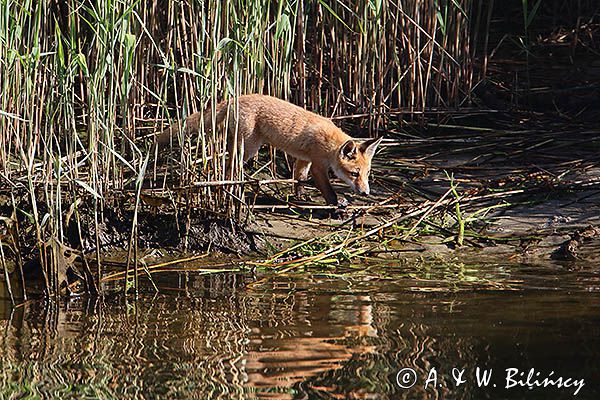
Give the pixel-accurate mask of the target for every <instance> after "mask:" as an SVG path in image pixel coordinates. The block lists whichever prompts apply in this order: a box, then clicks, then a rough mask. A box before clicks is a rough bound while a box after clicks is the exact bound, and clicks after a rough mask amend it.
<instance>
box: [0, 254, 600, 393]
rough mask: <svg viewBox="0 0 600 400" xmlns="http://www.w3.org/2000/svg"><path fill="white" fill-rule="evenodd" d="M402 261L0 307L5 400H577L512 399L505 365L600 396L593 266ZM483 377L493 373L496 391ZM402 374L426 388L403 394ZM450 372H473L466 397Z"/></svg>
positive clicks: (599, 274)
mask: <svg viewBox="0 0 600 400" xmlns="http://www.w3.org/2000/svg"><path fill="white" fill-rule="evenodd" d="M405 264H406V263H404V264H403V265H402V266H399V265H398V266H390V265H387V266H378V267H371V268H369V269H366V270H365V268H364V266H363V267H361V266H358V267H357V268H346V269H338V270H335V271H332V270H330V271H328V273H325V272H324V271H309V272H305V273H296V274H291V275H286V276H278V275H268V274H267V275H252V274H250V273H248V274H239V273H238V274H218V275H213V276H203V275H195V274H194V273H188V274H182V273H168V274H162V275H160V276H159V277H157V284H158V286H159V287H160V289H161V292H160V293H159V294H153V293H152V291H151V290H150V289H148V290H146V291H144V293H143V294H142V295H141V296H140V297H139V298H138V299H137V301H136V300H134V299H133V298H128V299H125V298H124V297H122V296H107V297H106V298H105V299H103V300H95V299H85V298H80V299H75V300H71V301H68V302H66V303H63V304H60V305H56V304H49V303H46V302H44V301H35V302H30V303H27V304H25V305H23V306H20V307H18V308H13V307H12V306H11V305H10V301H9V300H7V299H2V300H0V309H1V311H0V329H1V330H2V334H1V336H0V338H1V339H0V341H1V344H0V360H1V361H0V365H1V381H0V382H1V383H0V398H1V399H5V398H6V399H9V398H60V399H65V398H72V399H80V398H102V399H112V398H114V399H122V398H143V399H159V398H160V399H174V398H181V399H184V398H194V399H217V398H222V399H237V398H248V399H252V398H261V399H292V398H295V399H353V398H367V399H388V398H389V399H403V398H406V399H487V398H490V399H492V398H493V399H503V398H504V399H521V398H523V399H568V398H573V397H574V392H575V390H576V389H577V388H576V387H575V386H572V387H569V388H564V387H563V388H557V387H554V386H548V387H545V388H544V387H537V386H536V387H533V388H531V389H530V388H527V387H519V386H515V387H508V388H507V387H506V386H507V380H506V376H507V369H508V368H516V369H518V372H517V376H515V379H516V378H519V376H518V374H519V373H521V372H523V373H524V374H525V376H524V377H521V379H522V380H526V378H527V377H526V375H527V373H529V371H530V369H531V368H534V372H533V373H534V376H533V378H537V379H539V380H542V379H543V378H546V377H548V376H550V377H551V378H553V379H554V378H557V377H562V378H563V379H565V380H566V379H567V378H571V379H575V380H578V381H580V380H583V383H584V385H583V387H581V388H580V390H579V391H578V394H577V396H576V397H575V398H578V399H598V398H600V397H599V395H600V384H599V379H600V268H599V267H598V266H596V265H570V266H569V265H554V264H550V265H543V266H535V265H534V266H531V265H530V266H528V265H518V264H497V263H486V264H479V265H471V266H469V265H463V264H447V263H440V264H428V265H417V264H415V265H408V266H407V265H405ZM477 367H479V368H480V369H481V370H483V369H485V370H488V369H492V378H491V380H490V381H489V383H488V385H487V386H485V385H483V387H478V384H477V381H476V377H475V374H476V368H477ZM405 368H410V370H411V371H414V376H416V378H417V382H416V383H415V385H414V386H412V387H410V388H407V389H403V388H401V387H400V386H399V384H398V382H397V378H400V381H401V383H402V376H398V372H399V371H401V370H403V369H405ZM453 369H454V373H455V374H459V373H460V371H462V370H464V372H462V374H463V375H461V378H462V379H464V380H465V381H466V382H464V383H462V384H461V385H459V386H458V387H457V385H456V380H455V378H453ZM406 371H407V370H405V372H406ZM509 371H512V370H509ZM552 371H554V373H553V374H551V375H550V373H551V372H552ZM537 373H539V375H535V374H537ZM408 374H409V375H408V378H410V377H411V376H413V372H410V371H409V372H408ZM455 376H456V375H455ZM428 377H429V381H428V385H427V388H425V382H426V381H427V378H428ZM511 382H512V381H511ZM568 382H571V383H573V381H568ZM494 384H495V385H496V387H494V386H493V385H494ZM403 385H406V386H408V384H404V383H403Z"/></svg>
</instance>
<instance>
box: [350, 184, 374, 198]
mask: <svg viewBox="0 0 600 400" xmlns="http://www.w3.org/2000/svg"><path fill="white" fill-rule="evenodd" d="M354 190H355V191H356V193H358V194H362V195H363V196H368V195H369V193H370V192H371V191H370V189H369V184H368V183H366V184H364V185H356V187H355V188H354Z"/></svg>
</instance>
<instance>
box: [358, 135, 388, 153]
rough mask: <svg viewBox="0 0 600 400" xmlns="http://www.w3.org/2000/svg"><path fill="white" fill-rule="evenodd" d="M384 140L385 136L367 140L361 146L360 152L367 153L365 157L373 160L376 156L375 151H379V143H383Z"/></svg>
mask: <svg viewBox="0 0 600 400" xmlns="http://www.w3.org/2000/svg"><path fill="white" fill-rule="evenodd" d="M382 140H383V136H382V137H380V138H375V139H370V140H367V141H366V142H363V143H361V144H360V151H362V152H363V153H365V156H367V157H368V158H373V156H374V155H375V150H377V146H379V143H381V141H382Z"/></svg>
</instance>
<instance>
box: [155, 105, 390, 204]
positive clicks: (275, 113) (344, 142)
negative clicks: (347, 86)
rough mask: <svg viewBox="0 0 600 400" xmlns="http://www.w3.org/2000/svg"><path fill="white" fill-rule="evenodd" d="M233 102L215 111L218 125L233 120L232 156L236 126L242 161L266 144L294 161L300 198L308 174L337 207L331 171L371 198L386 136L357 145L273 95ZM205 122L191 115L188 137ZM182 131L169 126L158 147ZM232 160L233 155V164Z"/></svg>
mask: <svg viewBox="0 0 600 400" xmlns="http://www.w3.org/2000/svg"><path fill="white" fill-rule="evenodd" d="M234 101H235V100H231V101H229V102H221V103H219V104H218V105H217V107H216V123H217V125H219V124H221V123H222V122H223V121H224V120H225V118H226V117H227V116H229V117H228V118H229V123H228V127H229V132H228V145H227V150H228V152H229V154H232V152H233V150H234V149H235V148H236V146H235V145H236V143H235V139H234V138H235V137H236V134H235V129H236V125H237V129H238V133H237V138H238V140H237V149H241V151H242V152H243V153H242V154H243V160H244V162H245V161H247V160H248V159H250V158H252V157H254V156H255V155H256V154H257V152H258V150H259V149H260V147H261V146H262V145H263V144H265V143H268V144H270V145H272V146H274V147H275V148H278V149H280V150H283V151H284V152H286V153H287V154H288V155H290V156H292V157H294V158H295V159H296V161H295V163H294V168H293V169H294V171H293V177H294V179H295V180H297V181H298V182H299V183H298V184H296V185H295V191H296V194H297V195H300V194H301V193H302V184H301V182H302V181H305V180H307V179H308V173H309V171H310V174H311V175H312V177H313V179H314V181H315V184H316V186H317V188H318V189H319V190H320V191H321V194H322V195H323V197H324V198H325V201H326V202H327V204H330V205H338V201H337V196H336V194H335V192H334V190H333V188H332V186H331V182H330V181H329V170H330V169H331V170H333V172H334V173H335V175H337V176H338V177H339V178H340V179H342V180H343V181H344V182H346V183H347V184H348V185H350V187H351V188H352V189H354V191H356V192H357V193H359V194H364V195H368V194H369V192H370V189H369V174H370V172H371V160H372V158H373V155H374V154H375V150H376V149H377V146H378V145H379V143H381V140H382V139H383V138H379V139H370V140H367V141H365V142H362V143H358V142H357V141H356V140H355V139H353V138H352V137H350V136H348V135H346V134H345V133H344V132H343V131H342V130H341V129H340V128H338V127H337V126H335V125H334V124H333V122H331V120H329V119H328V118H324V117H321V116H320V115H317V114H315V113H312V112H310V111H307V110H305V109H303V108H301V107H298V106H296V105H294V104H291V103H289V102H287V101H284V100H281V99H278V98H275V97H271V96H265V95H260V94H250V95H243V96H240V97H238V98H237V102H238V103H237V109H236V108H235V106H236V105H235V104H234V103H233V102H234ZM228 105H230V107H228ZM228 108H229V111H228ZM235 110H237V113H236V112H235ZM236 115H237V120H236ZM203 117H204V118H203V120H204V129H205V131H209V130H210V129H212V118H211V110H208V111H205V112H204V116H203ZM201 120H202V115H201V113H195V114H191V115H190V116H188V117H187V119H186V122H185V133H186V134H188V135H189V134H192V133H194V132H198V130H199V128H200V121H201ZM178 129H179V125H178V124H175V125H173V126H171V127H169V128H167V129H166V130H164V131H163V132H162V133H161V134H159V135H158V136H157V139H156V141H157V142H158V144H159V145H160V144H165V143H168V142H169V141H170V140H171V139H170V138H171V136H172V135H174V134H175V132H177V130H178ZM231 159H232V157H231V156H230V157H229V162H231Z"/></svg>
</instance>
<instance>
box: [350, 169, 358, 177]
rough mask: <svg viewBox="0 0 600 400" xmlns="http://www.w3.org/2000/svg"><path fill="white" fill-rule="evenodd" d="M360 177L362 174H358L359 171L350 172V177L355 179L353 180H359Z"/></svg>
mask: <svg viewBox="0 0 600 400" xmlns="http://www.w3.org/2000/svg"><path fill="white" fill-rule="evenodd" d="M359 175H360V174H359V173H358V171H352V172H350V176H351V177H353V178H358V176H359Z"/></svg>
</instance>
